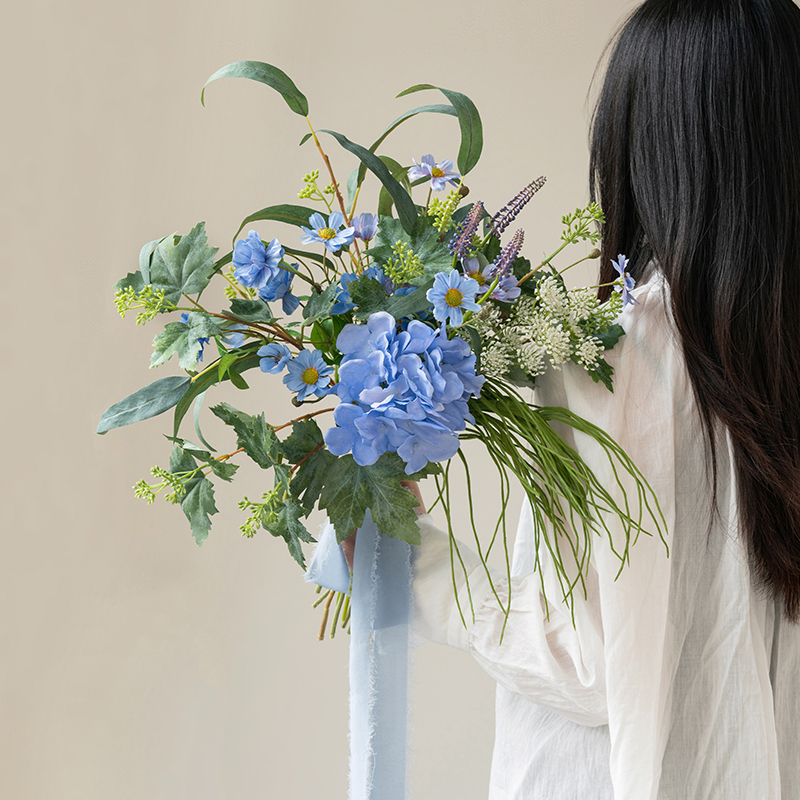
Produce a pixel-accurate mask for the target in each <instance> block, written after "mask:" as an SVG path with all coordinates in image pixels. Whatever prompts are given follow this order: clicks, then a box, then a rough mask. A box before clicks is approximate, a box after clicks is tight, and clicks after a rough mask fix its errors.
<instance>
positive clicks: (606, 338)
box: [592, 324, 625, 350]
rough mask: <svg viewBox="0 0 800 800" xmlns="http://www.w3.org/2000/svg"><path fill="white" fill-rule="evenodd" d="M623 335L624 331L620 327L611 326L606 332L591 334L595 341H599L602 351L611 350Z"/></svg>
mask: <svg viewBox="0 0 800 800" xmlns="http://www.w3.org/2000/svg"><path fill="white" fill-rule="evenodd" d="M624 335H625V329H624V328H623V327H622V325H617V324H614V325H611V326H610V327H609V329H608V330H607V331H603V332H602V333H593V334H592V336H594V338H595V339H599V340H600V343H601V344H602V345H603V350H611V348H612V347H614V346H615V345H616V343H617V342H618V341H619V340H620V339H621V338H622V337H623V336H624Z"/></svg>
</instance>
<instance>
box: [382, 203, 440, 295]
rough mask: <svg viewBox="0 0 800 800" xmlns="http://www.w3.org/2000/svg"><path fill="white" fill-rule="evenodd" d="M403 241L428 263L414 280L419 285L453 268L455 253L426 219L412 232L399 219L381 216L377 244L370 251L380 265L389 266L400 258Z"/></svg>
mask: <svg viewBox="0 0 800 800" xmlns="http://www.w3.org/2000/svg"><path fill="white" fill-rule="evenodd" d="M400 243H402V244H405V245H406V246H407V247H408V248H410V249H411V250H412V251H413V252H414V253H415V254H416V257H417V258H418V259H419V261H420V262H422V264H423V265H424V269H423V271H422V273H421V274H420V275H418V276H417V277H415V278H413V279H412V280H411V281H410V283H412V284H414V285H415V286H422V285H423V284H425V283H428V282H429V281H430V280H431V279H432V278H434V277H435V276H436V275H437V274H438V273H439V272H444V271H449V270H450V269H452V266H453V256H452V255H451V254H450V251H449V250H448V249H447V245H445V244H443V243H442V242H440V241H439V236H438V233H437V231H436V229H435V228H433V227H432V226H431V225H430V224H428V223H427V222H426V221H425V220H424V219H420V220H419V221H418V222H417V224H416V225H415V226H414V228H413V229H412V231H411V233H410V234H409V233H406V231H405V230H404V229H403V226H402V225H401V223H400V222H399V221H398V220H396V219H392V218H391V217H381V218H380V222H379V225H378V233H377V235H376V236H375V244H374V245H373V246H372V247H371V248H370V250H369V254H370V256H371V257H372V258H373V260H374V261H375V262H376V263H377V264H379V265H380V266H381V267H384V268H385V267H386V265H387V264H388V263H390V262H391V261H392V259H394V258H396V253H395V248H396V247H397V246H398V244H400Z"/></svg>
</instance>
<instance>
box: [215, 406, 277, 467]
mask: <svg viewBox="0 0 800 800" xmlns="http://www.w3.org/2000/svg"><path fill="white" fill-rule="evenodd" d="M211 412H212V413H213V414H215V415H216V416H218V417H219V418H220V419H221V420H222V421H223V422H224V423H225V424H226V425H230V426H231V427H232V428H233V429H234V431H236V442H237V445H238V446H239V447H241V448H243V449H244V451H245V453H247V455H248V456H250V458H252V459H253V461H255V462H256V464H258V466H259V467H261V468H262V469H269V468H270V467H273V466H275V464H277V463H278V461H279V459H280V455H281V451H280V443H279V441H278V437H277V435H276V434H275V429H274V428H273V427H272V426H271V425H268V424H267V423H266V422H265V420H264V415H263V414H256V415H255V416H250V415H249V414H245V413H244V411H239V410H238V409H236V408H234V407H233V406H231V405H228V403H220V404H219V405H216V406H212V407H211Z"/></svg>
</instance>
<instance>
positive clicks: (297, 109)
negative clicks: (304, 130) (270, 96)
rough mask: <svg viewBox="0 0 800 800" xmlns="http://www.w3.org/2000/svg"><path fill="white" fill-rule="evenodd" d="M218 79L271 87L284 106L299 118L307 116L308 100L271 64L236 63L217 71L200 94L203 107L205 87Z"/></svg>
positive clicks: (285, 75) (286, 76)
mask: <svg viewBox="0 0 800 800" xmlns="http://www.w3.org/2000/svg"><path fill="white" fill-rule="evenodd" d="M219 78H249V79H250V80H251V81H258V82H259V83H265V84H266V85H267V86H271V87H272V88H273V89H275V91H276V92H279V93H280V94H281V95H282V96H283V99H284V100H285V101H286V105H288V106H289V108H291V109H292V111H294V113H295V114H299V115H300V116H301V117H307V116H308V100H307V99H306V96H305V95H304V94H303V93H302V92H301V91H300V90H299V89H298V88H297V87H296V86H295V85H294V81H293V80H292V79H291V78H290V77H289V76H288V75H287V74H286V73H285V72H284V71H283V70H280V69H278V68H277V67H273V66H272V64H265V63H264V62H263V61H236V62H235V63H233V64H228V65H227V66H225V67H223V68H222V69H218V70H217V71H216V72H215V73H214V74H213V75H212V76H211V77H210V78H209V79H208V80H207V81H206V83H205V86H203V91H202V92H200V102H201V103H202V104H203V105H205V93H206V86H208V84H209V83H211V81H215V80H218V79H219Z"/></svg>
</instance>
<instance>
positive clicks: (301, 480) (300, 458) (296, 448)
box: [281, 419, 339, 512]
mask: <svg viewBox="0 0 800 800" xmlns="http://www.w3.org/2000/svg"><path fill="white" fill-rule="evenodd" d="M281 449H282V450H283V453H284V455H285V456H286V459H287V461H289V463H290V464H294V465H295V473H294V477H293V478H292V482H291V484H290V489H291V493H292V496H293V497H295V499H296V500H297V501H298V502H299V503H300V505H301V506H302V507H303V508H304V509H305V511H306V512H309V511H311V509H313V508H314V505H315V504H316V502H317V500H318V499H319V496H320V494H321V492H322V489H323V486H324V485H325V481H326V480H328V479H329V478H330V476H332V475H334V474H335V471H334V470H335V467H334V464H335V462H337V461H338V460H339V459H338V458H337V457H336V456H335V455H333V453H331V452H330V451H329V450H327V449H326V448H325V444H324V442H323V439H322V432H321V431H320V429H319V426H318V425H317V423H316V422H315V421H314V420H313V419H308V420H302V421H300V422H298V421H297V420H295V421H294V422H292V434H291V436H289V437H288V438H287V439H286V440H284V441H283V443H282V444H281Z"/></svg>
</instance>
